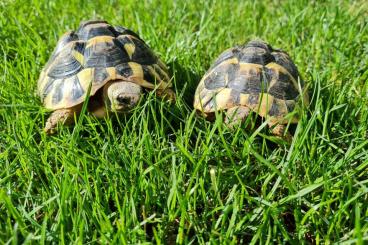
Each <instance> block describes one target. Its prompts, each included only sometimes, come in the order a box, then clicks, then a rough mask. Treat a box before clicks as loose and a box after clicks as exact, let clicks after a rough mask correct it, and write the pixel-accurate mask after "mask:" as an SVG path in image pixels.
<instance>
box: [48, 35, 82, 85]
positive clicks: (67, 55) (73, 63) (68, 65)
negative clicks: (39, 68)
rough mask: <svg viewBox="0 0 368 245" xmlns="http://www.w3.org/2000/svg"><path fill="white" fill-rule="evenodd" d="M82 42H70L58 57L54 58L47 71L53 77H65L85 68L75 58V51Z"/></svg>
mask: <svg viewBox="0 0 368 245" xmlns="http://www.w3.org/2000/svg"><path fill="white" fill-rule="evenodd" d="M79 44H80V43H77V42H73V43H69V44H68V45H67V46H66V47H65V48H64V49H63V52H61V53H60V55H59V56H58V57H56V58H55V59H53V62H52V64H50V65H49V70H48V71H47V73H48V76H49V77H51V78H55V79H56V78H64V77H70V76H73V75H75V74H77V73H78V72H79V71H81V70H82V69H83V67H82V64H81V63H80V62H79V61H78V60H77V59H76V58H75V56H74V55H73V51H74V50H75V47H76V46H79Z"/></svg>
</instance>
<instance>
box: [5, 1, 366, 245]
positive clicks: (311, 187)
mask: <svg viewBox="0 0 368 245" xmlns="http://www.w3.org/2000/svg"><path fill="white" fill-rule="evenodd" d="M137 2H138V1H134V0H130V1H128V0H126V1H122V0H121V1H114V0H110V1H85V0H81V1H80V0H68V1H61V0H60V1H51V0H50V1H46V0H44V1H42V0H29V1H27V0H23V1H21V0H5V1H4V0H2V1H1V2H0V60H1V61H0V244H4V243H7V244H17V243H31V244H39V243H41V244H42V243H50V242H53V243H64V244H70V243H74V244H85V243H102V244H105V243H116V244H127V243H133V244H135V243H144V242H153V243H157V244H160V243H170V242H174V241H175V240H176V242H178V243H192V244H196V243H202V244H203V243H205V242H206V241H210V242H212V243H215V244H216V243H217V244H220V243H234V244H236V243H240V244H242V243H253V244H259V243H262V244H266V243H294V244H300V243H317V244H331V243H340V242H343V243H345V244H355V243H358V244H363V243H364V241H365V242H367V241H368V218H367V217H368V133H367V132H368V126H367V125H368V123H367V121H368V4H367V3H366V2H365V1H338V0H330V1H309V0H308V1H307V0H295V1H262V2H261V1H257V2H256V3H253V1H243V0H239V1H227V0H222V1H220V0H217V1H208V0H193V1H192V0H191V1H189V0H186V1H174V2H173V1H148V0H147V1H139V3H137ZM230 2H234V3H230ZM90 18H103V19H106V20H107V21H109V22H110V23H112V24H115V25H123V26H126V27H129V28H130V29H132V30H134V31H136V32H137V33H139V35H140V36H141V37H142V38H143V39H144V40H146V41H147V43H148V44H149V45H150V46H151V47H152V49H153V50H155V51H156V52H157V53H158V54H159V55H160V56H161V58H162V59H163V60H164V61H165V62H166V63H167V64H168V65H169V66H170V70H171V72H172V75H173V79H174V83H175V86H176V90H177V93H178V100H177V102H176V103H175V104H174V105H170V104H168V103H165V102H162V101H161V100H159V99H156V98H155V97H154V96H153V94H148V95H147V97H146V98H147V99H145V100H144V101H142V103H141V104H140V106H139V107H138V108H137V109H136V110H135V111H134V113H133V114H132V115H131V116H127V117H121V118H118V119H106V120H97V119H95V118H92V117H89V116H84V117H81V118H80V120H79V121H78V124H77V125H76V126H75V127H74V128H66V127H64V128H61V129H60V132H59V134H58V135H55V136H52V137H47V136H46V135H45V134H44V133H43V132H42V128H43V125H44V123H45V119H46V118H47V116H48V115H49V112H47V111H46V110H45V109H44V108H43V107H42V105H41V102H40V100H39V98H38V97H37V96H36V95H35V88H36V83H37V79H38V75H39V72H40V69H41V68H42V66H43V65H44V64H45V62H46V61H47V59H48V57H49V55H50V53H51V52H52V49H53V47H54V45H55V43H56V41H57V39H58V37H59V36H60V35H61V34H62V33H64V32H65V31H67V30H71V29H75V28H76V27H77V26H78V25H79V22H80V21H81V20H85V19H90ZM256 37H259V38H262V39H264V40H266V41H268V42H270V43H271V44H272V45H273V46H274V47H277V48H282V49H284V50H286V51H287V52H289V54H290V55H291V57H292V58H293V59H294V61H295V63H296V64H297V66H298V68H299V71H300V72H301V74H302V76H303V78H304V80H306V81H307V83H308V84H309V88H310V94H311V104H310V106H309V108H308V110H306V111H305V113H304V114H303V115H302V119H301V121H300V123H299V124H298V126H297V127H296V132H295V137H294V140H293V142H292V144H291V145H288V144H284V143H283V142H279V141H277V140H276V139H275V138H273V137H270V136H269V135H270V134H269V132H268V130H267V128H266V127H264V128H262V126H264V125H261V127H260V128H257V127H256V128H254V129H253V130H250V131H247V130H244V129H243V128H240V129H239V130H236V131H230V130H229V129H227V128H226V127H225V126H224V125H223V124H222V121H221V120H220V119H221V117H220V116H219V117H218V120H217V121H216V122H214V123H210V122H207V121H205V120H204V119H202V118H199V117H198V116H196V115H195V114H194V113H193V111H192V104H191V100H192V98H193V93H194V90H195V87H196V85H197V83H198V81H199V79H200V77H201V76H202V75H203V74H204V73H205V71H206V70H207V69H208V67H209V66H210V64H211V62H213V61H214V59H215V58H216V57H217V56H218V55H219V54H220V53H221V52H222V51H223V50H224V49H226V48H229V47H231V46H233V45H235V44H241V43H244V42H246V41H249V40H251V39H252V38H256ZM257 129H258V130H257ZM275 142H276V143H275Z"/></svg>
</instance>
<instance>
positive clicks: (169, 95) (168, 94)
mask: <svg viewBox="0 0 368 245" xmlns="http://www.w3.org/2000/svg"><path fill="white" fill-rule="evenodd" d="M156 94H157V96H158V97H163V98H164V99H165V100H168V101H169V102H172V103H174V102H175V100H176V95H175V92H174V91H173V90H172V89H170V88H167V89H165V90H157V91H156Z"/></svg>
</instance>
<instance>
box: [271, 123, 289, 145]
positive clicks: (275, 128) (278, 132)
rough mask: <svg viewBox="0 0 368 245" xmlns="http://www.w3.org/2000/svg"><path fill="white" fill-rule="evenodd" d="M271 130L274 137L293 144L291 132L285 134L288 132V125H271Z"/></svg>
mask: <svg viewBox="0 0 368 245" xmlns="http://www.w3.org/2000/svg"><path fill="white" fill-rule="evenodd" d="M268 126H269V127H270V128H271V132H272V134H273V135H275V136H276V137H278V138H281V139H284V140H286V141H287V142H289V143H290V142H291V141H292V139H293V136H292V135H291V133H290V132H285V131H286V125H284V124H277V125H275V124H271V123H270V124H269V125H268Z"/></svg>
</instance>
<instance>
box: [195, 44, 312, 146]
mask: <svg viewBox="0 0 368 245" xmlns="http://www.w3.org/2000/svg"><path fill="white" fill-rule="evenodd" d="M301 102H302V103H301ZM302 104H304V105H306V104H308V95H307V93H306V86H304V82H303V80H302V79H301V77H300V76H299V72H298V69H297V67H296V66H295V64H294V63H293V61H292V60H291V58H290V56H289V55H288V54H287V53H286V52H284V51H282V50H278V49H273V48H272V47H271V46H270V45H269V44H268V43H266V42H264V41H263V40H252V41H250V42H248V43H245V44H243V45H238V46H235V47H233V48H230V49H228V50H226V51H224V52H223V53H222V54H221V55H220V56H219V57H218V58H217V59H216V61H215V62H214V64H213V65H212V66H211V68H210V69H209V70H208V71H207V73H206V74H205V75H204V77H203V78H202V79H201V81H200V82H199V84H198V87H197V89H196V92H195V96H194V108H195V109H196V110H197V112H200V114H202V115H203V116H205V117H206V118H211V117H213V116H214V114H215V112H216V111H223V112H224V113H225V123H226V124H228V125H229V126H230V127H234V126H235V125H239V124H240V123H241V122H244V121H245V119H246V118H247V116H248V115H249V114H250V113H251V112H255V113H257V115H259V116H260V117H262V118H266V120H268V121H267V122H268V123H267V124H268V126H269V127H270V128H271V132H272V134H274V135H275V136H277V137H281V138H284V139H286V140H290V139H291V137H292V136H291V134H290V133H289V132H287V130H286V128H287V124H288V123H297V122H298V120H299V113H298V110H297V109H298V108H301V105H302ZM290 112H295V113H290ZM289 113H290V114H289Z"/></svg>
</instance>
